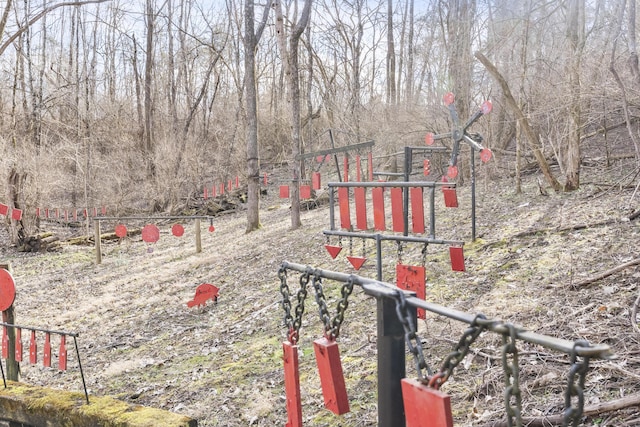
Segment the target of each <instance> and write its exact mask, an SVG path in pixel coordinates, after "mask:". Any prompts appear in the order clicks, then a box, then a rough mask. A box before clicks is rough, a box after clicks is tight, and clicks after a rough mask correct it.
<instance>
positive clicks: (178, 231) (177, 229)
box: [171, 224, 184, 237]
mask: <svg viewBox="0 0 640 427" xmlns="http://www.w3.org/2000/svg"><path fill="white" fill-rule="evenodd" d="M171 233H172V234H173V235H174V236H176V237H181V236H182V235H183V234H184V227H183V226H182V224H173V227H171Z"/></svg>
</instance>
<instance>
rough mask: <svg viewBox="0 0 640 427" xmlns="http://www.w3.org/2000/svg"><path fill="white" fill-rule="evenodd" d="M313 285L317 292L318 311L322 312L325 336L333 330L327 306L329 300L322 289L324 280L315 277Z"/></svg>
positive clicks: (321, 317)
mask: <svg viewBox="0 0 640 427" xmlns="http://www.w3.org/2000/svg"><path fill="white" fill-rule="evenodd" d="M311 285H312V286H313V290H314V291H315V296H316V303H317V304H318V310H319V311H320V320H321V321H322V324H323V325H324V331H325V334H326V333H328V332H329V331H330V330H331V315H330V314H329V307H328V306H327V298H326V297H325V296H324V291H323V289H322V278H321V277H320V276H318V275H314V276H313V278H312V279H311Z"/></svg>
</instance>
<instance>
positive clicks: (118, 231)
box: [115, 224, 127, 239]
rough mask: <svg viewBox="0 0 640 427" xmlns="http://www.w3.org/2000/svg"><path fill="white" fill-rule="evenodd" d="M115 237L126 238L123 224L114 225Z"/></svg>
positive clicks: (125, 228) (125, 229)
mask: <svg viewBox="0 0 640 427" xmlns="http://www.w3.org/2000/svg"><path fill="white" fill-rule="evenodd" d="M115 231H116V236H118V237H119V238H121V239H122V238H123V237H126V236H127V227H126V226H125V225H124V224H118V225H116V230H115Z"/></svg>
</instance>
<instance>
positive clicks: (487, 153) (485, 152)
mask: <svg viewBox="0 0 640 427" xmlns="http://www.w3.org/2000/svg"><path fill="white" fill-rule="evenodd" d="M492 156H493V153H492V152H491V150H489V149H488V148H483V149H482V150H480V160H482V163H487V162H488V161H489V160H491V157H492Z"/></svg>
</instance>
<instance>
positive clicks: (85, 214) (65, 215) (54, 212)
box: [36, 206, 107, 222]
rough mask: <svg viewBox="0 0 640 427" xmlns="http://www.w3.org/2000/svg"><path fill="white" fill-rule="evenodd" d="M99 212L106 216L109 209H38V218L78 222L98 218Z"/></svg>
mask: <svg viewBox="0 0 640 427" xmlns="http://www.w3.org/2000/svg"><path fill="white" fill-rule="evenodd" d="M98 212H100V215H102V216H105V215H106V214H107V207H106V206H102V207H100V209H99V210H98V208H97V207H93V208H83V209H59V208H51V209H50V208H36V218H46V219H60V220H64V221H66V222H76V221H78V220H79V219H80V218H81V217H82V218H83V219H86V218H93V217H97V216H98Z"/></svg>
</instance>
